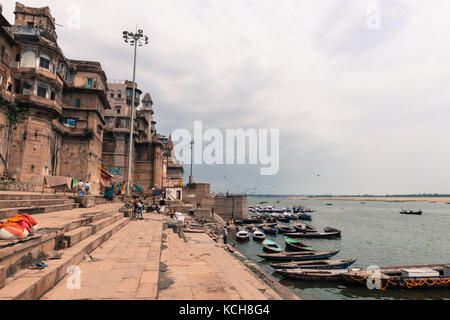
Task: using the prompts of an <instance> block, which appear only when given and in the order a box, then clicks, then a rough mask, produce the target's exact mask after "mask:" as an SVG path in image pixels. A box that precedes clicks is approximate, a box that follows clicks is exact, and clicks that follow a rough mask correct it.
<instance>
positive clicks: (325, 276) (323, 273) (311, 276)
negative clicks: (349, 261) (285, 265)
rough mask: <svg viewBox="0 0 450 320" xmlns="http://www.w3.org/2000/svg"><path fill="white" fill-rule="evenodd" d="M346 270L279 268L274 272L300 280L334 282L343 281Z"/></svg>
mask: <svg viewBox="0 0 450 320" xmlns="http://www.w3.org/2000/svg"><path fill="white" fill-rule="evenodd" d="M346 272H347V270H307V269H286V270H285V269H280V270H276V271H275V273H276V274H278V275H280V276H282V277H283V278H287V279H292V280H301V281H321V282H335V281H343V278H342V274H344V273H346Z"/></svg>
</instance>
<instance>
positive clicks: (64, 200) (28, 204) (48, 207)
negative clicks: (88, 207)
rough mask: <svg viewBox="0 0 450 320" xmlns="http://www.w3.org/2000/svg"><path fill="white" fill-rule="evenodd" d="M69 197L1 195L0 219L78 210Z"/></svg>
mask: <svg viewBox="0 0 450 320" xmlns="http://www.w3.org/2000/svg"><path fill="white" fill-rule="evenodd" d="M77 207H78V204H77V203H75V201H74V199H70V198H69V196H66V195H61V194H40V193H37V194H0V219H7V218H9V217H11V216H13V215H15V214H16V213H28V214H30V215H33V214H41V213H48V212H55V211H64V210H71V209H74V208H77Z"/></svg>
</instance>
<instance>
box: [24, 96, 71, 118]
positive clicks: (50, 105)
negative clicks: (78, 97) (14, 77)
mask: <svg viewBox="0 0 450 320" xmlns="http://www.w3.org/2000/svg"><path fill="white" fill-rule="evenodd" d="M16 100H17V102H19V103H23V104H28V105H33V106H39V107H42V108H46V109H50V110H53V111H56V112H57V113H58V114H62V105H61V101H59V99H57V100H51V99H47V98H43V97H39V96H35V95H25V94H17V95H16Z"/></svg>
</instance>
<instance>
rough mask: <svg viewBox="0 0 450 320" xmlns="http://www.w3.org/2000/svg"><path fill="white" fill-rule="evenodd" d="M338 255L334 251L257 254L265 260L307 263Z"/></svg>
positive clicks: (337, 251)
mask: <svg viewBox="0 0 450 320" xmlns="http://www.w3.org/2000/svg"><path fill="white" fill-rule="evenodd" d="M338 253H339V250H336V251H322V252H284V253H267V254H258V257H260V258H263V259H266V260H275V261H308V260H325V259H328V258H331V257H332V256H335V255H337V254H338Z"/></svg>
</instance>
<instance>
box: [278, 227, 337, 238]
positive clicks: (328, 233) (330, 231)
mask: <svg viewBox="0 0 450 320" xmlns="http://www.w3.org/2000/svg"><path fill="white" fill-rule="evenodd" d="M323 231H324V232H289V233H285V235H286V236H288V237H290V238H324V239H331V238H339V237H340V236H341V231H340V230H338V229H334V228H330V227H326V228H324V229H323Z"/></svg>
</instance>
